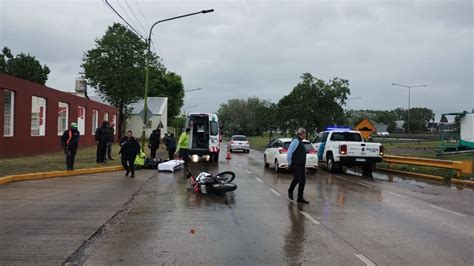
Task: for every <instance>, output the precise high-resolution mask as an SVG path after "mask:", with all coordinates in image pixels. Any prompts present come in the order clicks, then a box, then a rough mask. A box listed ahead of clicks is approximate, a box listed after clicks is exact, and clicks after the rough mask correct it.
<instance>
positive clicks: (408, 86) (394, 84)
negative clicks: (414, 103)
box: [392, 83, 428, 134]
mask: <svg viewBox="0 0 474 266" xmlns="http://www.w3.org/2000/svg"><path fill="white" fill-rule="evenodd" d="M392 86H399V87H404V88H408V119H407V120H408V125H407V133H408V134H409V133H410V95H411V88H420V87H428V85H426V84H424V85H403V84H398V83H392Z"/></svg>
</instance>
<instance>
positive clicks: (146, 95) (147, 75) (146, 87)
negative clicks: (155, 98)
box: [142, 9, 214, 148]
mask: <svg viewBox="0 0 474 266" xmlns="http://www.w3.org/2000/svg"><path fill="white" fill-rule="evenodd" d="M211 12H214V9H208V10H202V11H199V12H194V13H190V14H186V15H181V16H177V17H172V18H167V19H163V20H159V21H157V22H155V23H154V24H153V25H152V26H151V28H150V31H149V33H148V38H147V40H146V44H147V58H146V71H145V97H144V108H143V114H144V117H143V132H142V148H143V147H144V146H145V129H146V122H147V116H148V83H149V77H150V64H149V63H150V62H149V60H148V56H149V55H150V46H151V33H152V31H153V28H154V27H155V26H156V25H157V24H159V23H163V22H166V21H170V20H175V19H180V18H184V17H189V16H194V15H199V14H206V13H211Z"/></svg>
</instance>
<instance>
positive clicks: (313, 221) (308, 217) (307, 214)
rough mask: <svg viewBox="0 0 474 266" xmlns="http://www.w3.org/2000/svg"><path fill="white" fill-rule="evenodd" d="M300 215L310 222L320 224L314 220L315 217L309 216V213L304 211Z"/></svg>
mask: <svg viewBox="0 0 474 266" xmlns="http://www.w3.org/2000/svg"><path fill="white" fill-rule="evenodd" d="M300 213H301V214H303V216H304V217H306V218H307V219H308V220H310V221H311V222H312V223H313V224H320V223H319V222H318V220H316V219H314V218H313V216H311V215H309V213H307V212H304V211H300Z"/></svg>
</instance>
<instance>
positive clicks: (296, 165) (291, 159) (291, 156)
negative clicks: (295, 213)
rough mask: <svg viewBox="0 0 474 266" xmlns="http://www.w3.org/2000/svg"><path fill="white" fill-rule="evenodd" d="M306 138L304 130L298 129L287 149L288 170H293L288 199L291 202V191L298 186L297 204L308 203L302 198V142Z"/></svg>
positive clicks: (304, 161) (303, 171)
mask: <svg viewBox="0 0 474 266" xmlns="http://www.w3.org/2000/svg"><path fill="white" fill-rule="evenodd" d="M305 138H306V129H304V128H299V129H298V131H297V132H296V136H295V137H294V138H293V139H292V140H291V143H290V147H289V148H288V154H287V160H288V168H292V169H293V181H292V182H291V185H290V187H289V188H288V198H290V200H293V191H294V190H295V187H296V185H298V184H299V185H298V200H297V201H298V202H300V203H309V201H307V200H306V199H305V198H304V197H303V193H304V186H305V184H306V148H305V146H304V144H303V140H304V139H305Z"/></svg>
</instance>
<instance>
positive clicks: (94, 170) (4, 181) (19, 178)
mask: <svg viewBox="0 0 474 266" xmlns="http://www.w3.org/2000/svg"><path fill="white" fill-rule="evenodd" d="M120 170H123V166H121V165H120V166H107V167H97V168H84V169H77V170H74V171H52V172H40V173H30V174H19V175H9V176H4V177H0V185H2V184H8V183H11V182H18V181H26V180H38V179H47V178H53V177H64V176H75V175H87V174H95V173H105V172H114V171H120Z"/></svg>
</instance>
